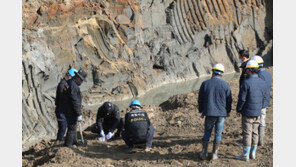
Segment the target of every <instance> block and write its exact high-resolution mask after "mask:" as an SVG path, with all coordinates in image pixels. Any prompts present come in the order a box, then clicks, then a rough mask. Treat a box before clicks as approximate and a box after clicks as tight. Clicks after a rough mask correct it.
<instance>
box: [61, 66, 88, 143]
mask: <svg viewBox="0 0 296 167" xmlns="http://www.w3.org/2000/svg"><path fill="white" fill-rule="evenodd" d="M74 73H75V77H73V78H72V79H71V80H69V89H68V91H67V92H68V102H67V103H65V105H66V108H67V111H66V119H67V126H68V130H67V135H66V139H65V146H67V147H72V145H73V144H76V145H77V146H78V145H79V144H78V143H77V132H76V129H77V121H79V122H81V121H82V115H81V113H82V112H81V102H82V95H81V92H80V88H79V86H80V85H81V84H82V82H83V81H85V78H86V76H87V73H86V72H84V71H83V70H79V71H78V72H74Z"/></svg>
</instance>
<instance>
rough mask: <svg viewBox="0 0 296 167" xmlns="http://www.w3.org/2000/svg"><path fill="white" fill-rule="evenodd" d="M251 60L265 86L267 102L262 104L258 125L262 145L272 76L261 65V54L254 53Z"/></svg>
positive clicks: (262, 62)
mask: <svg viewBox="0 0 296 167" xmlns="http://www.w3.org/2000/svg"><path fill="white" fill-rule="evenodd" d="M252 60H255V61H256V62H257V63H258V65H259V69H258V76H259V78H261V79H263V80H264V81H265V84H266V86H267V99H266V100H267V102H266V103H265V106H263V108H262V111H261V117H260V125H259V142H258V145H259V146H263V145H264V133H265V118H266V108H267V107H269V105H270V91H271V82H272V76H271V74H270V72H268V71H267V70H265V68H264V67H263V64H264V61H263V59H262V57H261V56H257V55H255V56H254V57H253V58H252Z"/></svg>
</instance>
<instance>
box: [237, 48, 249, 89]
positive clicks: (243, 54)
mask: <svg viewBox="0 0 296 167" xmlns="http://www.w3.org/2000/svg"><path fill="white" fill-rule="evenodd" d="M238 54H239V62H240V63H241V66H240V68H241V69H242V73H241V76H240V78H239V86H240V85H241V84H242V82H243V80H245V79H246V78H247V72H246V64H247V63H248V61H249V57H250V55H249V51H247V50H240V51H239V52H238Z"/></svg>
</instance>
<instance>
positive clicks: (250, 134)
mask: <svg viewBox="0 0 296 167" xmlns="http://www.w3.org/2000/svg"><path fill="white" fill-rule="evenodd" d="M258 68H259V66H258V63H257V62H256V61H254V60H249V61H248V63H247V64H246V72H247V74H248V76H247V78H246V79H245V80H244V81H243V82H242V85H241V86H240V90H239V95H238V103H237V106H236V111H237V117H239V116H240V115H242V130H243V153H242V154H241V155H237V156H235V158H236V159H239V160H244V161H248V160H249V157H250V158H251V159H255V157H256V150H257V144H258V138H259V135H258V128H259V125H260V116H261V110H262V108H263V107H264V106H265V105H266V103H267V100H266V99H267V86H266V84H265V82H264V81H263V80H262V79H261V78H259V76H258V74H257V70H258Z"/></svg>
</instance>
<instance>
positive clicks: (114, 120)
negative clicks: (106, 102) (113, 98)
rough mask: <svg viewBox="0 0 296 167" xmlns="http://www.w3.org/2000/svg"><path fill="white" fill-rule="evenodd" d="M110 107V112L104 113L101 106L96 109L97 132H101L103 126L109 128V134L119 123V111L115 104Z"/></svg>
mask: <svg viewBox="0 0 296 167" xmlns="http://www.w3.org/2000/svg"><path fill="white" fill-rule="evenodd" d="M112 105H113V107H112V108H113V110H112V111H110V112H108V111H106V110H105V109H104V107H103V106H101V107H99V109H98V112H97V121H96V123H97V126H98V127H99V132H100V131H101V130H103V124H105V125H106V126H107V127H110V129H109V130H111V132H114V130H115V129H116V128H117V127H118V125H119V123H120V114H119V112H118V111H119V109H118V107H117V106H116V105H115V104H112Z"/></svg>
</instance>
